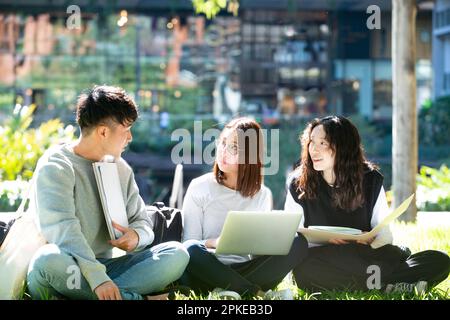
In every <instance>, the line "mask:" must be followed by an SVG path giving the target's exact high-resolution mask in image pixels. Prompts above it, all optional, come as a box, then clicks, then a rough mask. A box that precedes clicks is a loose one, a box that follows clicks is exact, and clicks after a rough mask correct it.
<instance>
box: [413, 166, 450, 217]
mask: <svg viewBox="0 0 450 320" xmlns="http://www.w3.org/2000/svg"><path fill="white" fill-rule="evenodd" d="M416 194H417V207H418V208H419V210H423V211H450V169H449V168H448V167H447V166H446V165H442V166H441V167H440V168H439V169H434V168H430V167H427V166H422V167H421V168H420V173H419V174H418V175H417V193H416Z"/></svg>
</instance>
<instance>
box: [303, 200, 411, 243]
mask: <svg viewBox="0 0 450 320" xmlns="http://www.w3.org/2000/svg"><path fill="white" fill-rule="evenodd" d="M413 199H414V194H412V195H411V196H410V197H409V198H408V199H406V200H405V201H403V202H402V204H400V205H399V206H398V208H396V209H395V210H394V211H392V212H391V213H390V214H389V215H388V216H387V217H386V218H384V219H383V221H381V222H380V223H379V224H378V225H377V226H375V227H374V228H373V229H372V230H371V231H370V232H367V233H362V231H361V230H358V229H353V228H346V227H334V226H310V227H309V228H299V229H298V232H300V233H302V234H303V235H304V236H305V238H306V239H307V240H308V242H310V243H318V244H324V243H328V240H330V239H341V240H360V241H367V240H369V239H371V238H374V237H375V236H376V235H377V234H378V233H379V232H380V231H381V230H383V228H385V227H387V226H388V225H389V224H390V223H391V222H392V221H394V220H395V219H397V218H398V217H399V216H400V215H402V214H403V213H404V212H405V211H406V209H408V207H409V205H410V204H411V202H412V200H413Z"/></svg>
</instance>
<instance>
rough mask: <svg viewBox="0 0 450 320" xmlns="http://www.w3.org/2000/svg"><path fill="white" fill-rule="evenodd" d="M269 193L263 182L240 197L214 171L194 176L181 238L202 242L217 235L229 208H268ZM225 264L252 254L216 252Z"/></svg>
mask: <svg viewBox="0 0 450 320" xmlns="http://www.w3.org/2000/svg"><path fill="white" fill-rule="evenodd" d="M271 209H272V193H271V191H270V189H269V188H267V187H266V186H265V185H262V186H261V189H260V190H259V191H258V193H257V194H256V195H254V196H253V197H251V198H250V197H243V196H242V195H241V194H240V193H239V192H238V191H235V190H232V189H230V188H227V187H225V186H223V185H221V184H219V183H218V182H217V181H216V178H215V177H214V174H213V173H207V174H205V175H203V176H200V177H198V178H196V179H193V180H192V181H191V183H190V185H189V187H188V189H187V191H186V195H185V197H184V201H183V208H182V210H181V211H182V214H183V223H184V226H183V241H186V240H190V239H195V240H200V241H202V242H203V243H205V242H206V240H207V239H215V238H218V237H219V236H220V233H221V231H222V228H223V225H224V223H225V218H226V216H227V214H228V212H229V211H236V210H239V211H270V210H271ZM217 258H218V259H219V260H220V261H221V262H222V263H224V264H232V263H239V262H245V261H248V260H250V259H251V256H239V255H217Z"/></svg>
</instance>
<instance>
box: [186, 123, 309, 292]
mask: <svg viewBox="0 0 450 320" xmlns="http://www.w3.org/2000/svg"><path fill="white" fill-rule="evenodd" d="M216 151H217V152H216V161H215V163H214V169H213V172H211V173H207V174H205V175H203V176H201V177H199V178H196V179H194V180H192V182H191V184H190V185H189V188H188V190H187V192H186V196H185V198H184V203H183V209H182V213H183V219H184V234H183V241H185V242H184V244H185V246H186V248H187V250H188V252H189V254H190V257H191V258H190V262H189V265H188V267H187V268H186V271H185V272H184V274H183V276H182V277H181V279H180V282H181V283H182V284H183V285H187V286H189V287H190V288H192V289H193V290H196V291H204V292H205V291H210V290H212V289H214V288H222V289H227V290H233V291H236V292H238V293H240V294H249V295H254V294H257V293H258V291H260V290H268V289H271V288H273V287H275V286H276V285H277V284H278V283H279V282H281V280H282V279H283V278H284V277H285V276H286V275H287V274H288V273H289V271H290V270H292V269H293V268H294V267H296V266H297V265H298V264H299V263H300V262H301V261H302V260H303V259H304V258H305V256H306V253H307V249H308V245H307V241H306V239H305V238H304V237H303V236H302V235H300V236H296V237H295V239H294V242H293V245H292V247H291V250H290V252H289V254H288V255H285V256H258V257H252V256H238V255H216V254H215V253H214V249H215V248H216V244H217V238H218V237H219V236H220V233H221V231H222V228H223V224H224V222H225V218H226V216H227V213H228V212H229V211H231V210H239V211H246V210H252V211H270V210H271V208H272V195H271V192H270V190H269V189H268V188H267V187H266V186H264V184H263V176H262V157H261V154H262V151H263V140H262V134H261V127H260V126H259V124H258V123H257V122H256V121H254V120H253V119H249V118H238V119H235V120H232V121H231V122H230V123H229V124H227V125H226V126H225V128H224V130H223V131H222V133H221V135H220V138H219V141H218V144H217V150H216ZM255 241H257V239H256V240H255Z"/></svg>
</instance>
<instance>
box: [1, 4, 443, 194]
mask: <svg viewBox="0 0 450 320" xmlns="http://www.w3.org/2000/svg"><path fill="white" fill-rule="evenodd" d="M71 4H76V5H77V6H78V7H79V9H80V14H81V19H80V25H79V27H76V28H69V27H68V19H69V18H70V17H71V15H72V14H73V13H74V11H69V12H68V6H69V5H71ZM370 5H377V6H378V7H379V8H380V10H381V14H380V17H381V28H380V29H373V30H369V29H368V27H367V24H366V22H367V19H368V18H369V17H370V16H371V13H367V8H368V7H369V6H370ZM449 8H450V1H448V0H440V1H439V0H437V1H418V14H417V22H416V34H417V39H416V46H417V48H416V49H417V60H416V66H415V67H416V74H417V108H418V109H421V108H422V106H423V105H427V104H428V105H429V104H430V101H431V100H430V99H432V98H433V97H434V98H436V97H439V96H443V95H448V94H449V93H450V62H449V61H450V40H449V37H450V14H449V13H450V9H449ZM390 10H391V1H390V0H378V1H373V0H370V1H369V0H345V1H327V0H315V1H300V0H298V1H296V0H278V1H271V0H245V1H244V0H242V1H240V7H239V14H238V16H233V15H232V14H230V13H227V12H223V13H221V14H219V15H218V16H217V17H216V18H215V19H213V20H208V19H206V18H205V17H204V16H201V15H196V14H195V12H194V10H193V7H192V3H191V1H189V0H176V1H175V0H167V1H159V0H140V1H125V0H117V1H91V0H78V1H76V3H70V4H69V3H68V2H67V1H57V0H53V1H50V0H14V1H5V0H0V70H1V71H0V117H5V116H7V115H8V114H9V113H10V112H11V111H12V109H13V108H14V106H15V105H16V104H20V105H29V104H31V103H34V104H36V105H37V109H36V111H35V117H34V121H35V122H36V123H39V122H42V121H43V120H45V119H50V118H53V117H59V118H61V119H62V120H63V121H64V122H66V123H73V122H74V111H75V102H76V98H77V96H78V95H79V94H80V92H81V91H82V90H85V89H86V88H89V87H91V86H92V85H93V84H110V85H118V86H121V87H124V88H125V89H126V90H127V91H129V92H130V93H131V94H132V95H133V96H134V97H135V99H136V101H137V102H138V104H139V106H140V109H141V115H142V117H141V119H140V120H139V122H138V123H137V124H136V126H135V127H134V129H133V130H134V131H133V134H134V141H133V143H132V145H131V149H130V152H128V153H127V154H126V155H125V158H126V159H127V160H129V162H130V163H131V164H132V165H133V167H134V168H135V170H136V172H138V173H139V175H140V176H141V177H142V181H144V182H143V184H142V185H143V186H144V185H145V181H147V182H148V185H147V186H146V188H148V189H151V188H152V182H151V181H157V183H156V182H155V185H154V186H153V187H154V188H156V189H158V192H156V193H157V194H158V197H159V198H161V199H164V197H166V196H167V192H168V191H167V190H168V185H169V184H168V183H169V182H168V181H169V180H170V177H171V175H172V174H173V171H172V169H173V168H174V166H175V164H173V163H171V162H170V150H171V148H172V147H173V145H174V143H175V142H173V141H171V139H170V134H171V132H173V130H174V129H176V128H187V129H188V130H192V128H193V121H194V120H202V121H203V122H202V123H203V129H207V128H208V127H214V126H219V128H220V124H223V122H224V121H227V119H229V118H230V117H231V116H233V115H236V114H242V115H244V114H245V115H253V116H255V117H256V118H257V119H258V120H260V121H261V123H262V124H263V125H264V126H265V127H266V128H278V129H280V131H281V135H283V139H282V140H283V142H282V144H283V143H284V142H285V143H286V144H288V146H287V147H286V148H287V149H290V150H285V149H283V148H282V149H281V151H280V152H281V153H282V154H281V155H280V157H282V158H283V159H282V162H283V161H284V162H283V163H282V165H281V170H289V168H290V167H291V165H292V163H293V162H295V158H297V157H298V155H299V152H300V150H299V148H296V149H295V150H293V148H292V143H297V135H298V133H299V132H300V130H302V129H303V125H304V123H306V122H307V121H308V120H309V119H311V118H312V117H316V116H323V115H326V114H342V115H346V116H351V117H354V121H355V122H356V123H357V124H358V126H359V128H360V131H361V134H362V135H363V141H364V142H365V145H366V151H367V152H368V155H369V156H370V158H371V159H373V160H375V161H376V162H378V163H380V164H381V165H382V166H384V167H383V168H384V169H385V175H386V176H387V180H386V181H387V185H388V186H389V184H390V180H389V179H390V178H389V177H390V163H391V142H390V141H391V136H390V134H391V117H392V81H391V79H392V75H391V38H392V29H391V12H390ZM432 45H433V48H434V49H433V50H432ZM432 58H433V59H432ZM432 66H433V67H432ZM433 79H434V80H433ZM217 123H219V125H217ZM288 136H289V137H290V138H289V139H290V140H289V139H287V138H286V139H287V140H286V139H285V138H284V137H288ZM289 141H290V142H289ZM421 150H423V156H421V158H420V159H421V161H422V163H434V162H436V161H438V160H437V159H441V158H445V157H448V158H450V156H449V155H448V151H447V152H446V151H445V147H443V148H442V149H436V150H434V149H433V150H432V151H429V150H428V149H423V148H422V149H421ZM168 157H169V158H168ZM285 159H286V160H285ZM439 161H440V160H439ZM205 170H209V167H208V166H204V165H192V166H187V173H186V174H185V179H187V181H188V180H189V179H191V178H192V177H194V176H197V175H199V174H200V173H201V172H203V171H205ZM149 177H150V178H149ZM152 179H153V180H152ZM271 179H276V178H275V177H268V179H267V183H268V184H270V183H272V182H273V181H272V182H271ZM283 179H284V176H283V175H281V180H280V181H277V182H276V183H275V182H273V183H274V185H277V188H281V189H283V182H282V180H283ZM149 181H150V182H149ZM161 181H162V182H161ZM164 181H166V182H167V183H166V182H164ZM156 185H159V187H158V186H156ZM161 186H162V187H161ZM164 188H165V189H164ZM145 190H147V189H145ZM164 190H166V191H164ZM150 192H151V191H148V192H147V193H150ZM164 192H165V194H164ZM280 192H283V190H281V191H280ZM147 196H148V194H147ZM149 198H150V197H149ZM153 198H154V197H153Z"/></svg>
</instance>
